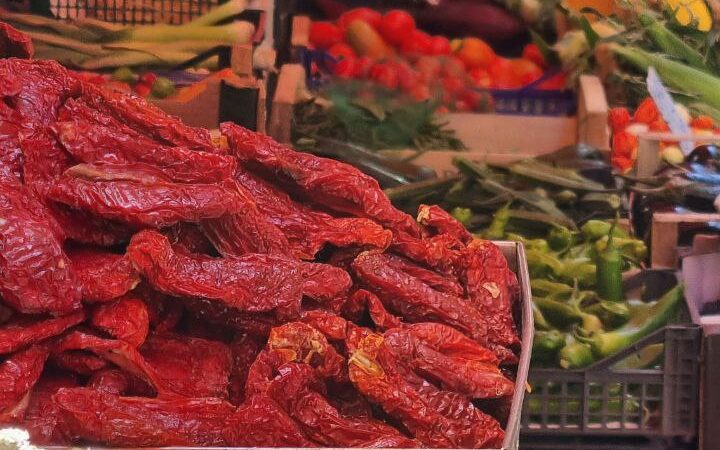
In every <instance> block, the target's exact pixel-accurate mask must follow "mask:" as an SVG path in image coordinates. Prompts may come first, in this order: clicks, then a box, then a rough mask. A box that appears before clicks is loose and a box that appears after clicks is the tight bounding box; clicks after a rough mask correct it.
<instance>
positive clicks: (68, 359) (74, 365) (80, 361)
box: [50, 349, 107, 376]
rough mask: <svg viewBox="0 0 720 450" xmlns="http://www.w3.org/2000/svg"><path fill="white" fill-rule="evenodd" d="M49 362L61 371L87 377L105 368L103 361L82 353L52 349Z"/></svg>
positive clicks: (90, 354) (105, 364)
mask: <svg viewBox="0 0 720 450" xmlns="http://www.w3.org/2000/svg"><path fill="white" fill-rule="evenodd" d="M50 360H51V362H52V363H53V364H54V365H55V366H57V367H58V368H60V369H62V370H65V371H68V372H73V373H77V374H80V375H88V376H89V375H92V374H93V373H95V372H97V371H98V370H102V369H104V368H105V367H107V362H106V361H105V360H104V359H102V358H100V357H98V356H95V355H93V354H92V353H90V352H84V351H75V350H68V351H60V350H57V349H53V350H52V354H51V355H50Z"/></svg>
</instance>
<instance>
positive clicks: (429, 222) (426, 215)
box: [417, 205, 472, 243]
mask: <svg viewBox="0 0 720 450" xmlns="http://www.w3.org/2000/svg"><path fill="white" fill-rule="evenodd" d="M417 221H418V223H420V225H422V226H423V227H424V228H426V229H430V230H432V231H433V234H435V235H437V234H449V235H450V236H452V237H454V238H455V239H457V240H458V241H460V242H463V243H468V242H470V240H471V239H472V234H471V233H470V232H469V231H468V230H467V229H466V228H465V227H464V226H463V224H461V223H460V222H458V221H457V219H455V218H454V217H453V216H452V215H450V214H449V213H448V212H447V211H445V210H444V209H442V208H441V207H439V206H438V205H420V207H419V208H418V216H417Z"/></svg>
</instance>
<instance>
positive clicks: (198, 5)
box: [48, 0, 223, 25]
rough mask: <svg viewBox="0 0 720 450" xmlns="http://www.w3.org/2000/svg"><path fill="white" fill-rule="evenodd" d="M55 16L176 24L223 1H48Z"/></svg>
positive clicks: (126, 22) (116, 21) (132, 23)
mask: <svg viewBox="0 0 720 450" xmlns="http://www.w3.org/2000/svg"><path fill="white" fill-rule="evenodd" d="M48 3H49V10H50V13H51V14H52V15H54V16H55V17H57V18H59V19H69V18H76V17H92V18H95V19H100V20H104V21H106V22H113V23H121V24H127V25H144V24H153V23H168V24H173V25H179V24H182V23H185V22H188V21H190V20H192V19H194V18H195V17H197V16H200V15H202V14H203V13H205V12H207V11H208V10H209V9H212V8H214V7H215V6H217V5H218V4H220V3H223V0H49V1H48Z"/></svg>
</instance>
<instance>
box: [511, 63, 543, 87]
mask: <svg viewBox="0 0 720 450" xmlns="http://www.w3.org/2000/svg"><path fill="white" fill-rule="evenodd" d="M510 63H511V64H512V68H513V71H514V72H515V75H516V76H517V77H518V79H519V80H520V84H521V85H522V86H526V85H528V84H530V83H532V82H533V81H537V80H538V79H539V78H540V77H541V76H542V75H543V71H542V69H541V68H540V67H539V66H538V65H537V64H535V63H534V62H532V61H529V60H527V59H523V58H518V59H513V60H510Z"/></svg>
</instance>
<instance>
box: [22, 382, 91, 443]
mask: <svg viewBox="0 0 720 450" xmlns="http://www.w3.org/2000/svg"><path fill="white" fill-rule="evenodd" d="M77 386H78V381H77V379H76V378H75V377H74V376H70V375H52V376H48V375H45V376H43V377H42V378H41V379H40V380H39V381H38V382H37V384H35V386H34V387H33V390H32V394H30V401H29V402H28V407H27V410H26V411H25V418H24V420H23V421H22V427H23V428H25V429H26V430H27V431H28V433H29V434H30V441H31V442H32V443H33V444H36V445H37V444H40V445H70V444H71V442H70V438H68V436H66V435H65V433H64V432H63V430H62V429H61V428H60V426H59V421H60V417H59V414H60V410H59V409H58V407H57V405H56V404H55V403H54V402H53V401H52V396H53V395H54V394H55V393H56V392H57V391H58V390H59V389H61V388H72V387H77Z"/></svg>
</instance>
